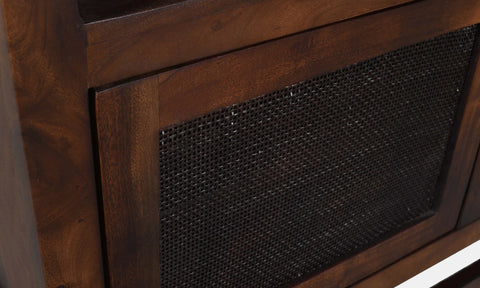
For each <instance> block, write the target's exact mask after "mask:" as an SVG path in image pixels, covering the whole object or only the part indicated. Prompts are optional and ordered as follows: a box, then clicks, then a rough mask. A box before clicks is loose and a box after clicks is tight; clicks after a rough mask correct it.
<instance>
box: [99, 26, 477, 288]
mask: <svg viewBox="0 0 480 288" xmlns="http://www.w3.org/2000/svg"><path fill="white" fill-rule="evenodd" d="M380 20H381V19H376V18H368V17H367V18H364V19H360V20H359V21H357V22H355V21H353V22H348V23H347V24H345V25H344V24H342V23H341V24H338V25H332V26H327V27H325V28H322V29H318V30H314V31H310V32H306V33H302V34H298V35H295V36H292V37H288V38H284V39H280V40H278V41H274V42H269V43H266V44H262V45H259V46H256V47H252V48H249V49H245V50H240V51H237V52H234V53H231V54H226V55H223V56H220V57H216V58H212V59H209V60H205V61H200V62H198V63H195V64H191V65H188V66H184V67H181V68H178V69H174V70H171V71H167V72H164V73H160V74H156V75H153V76H150V77H146V78H144V79H140V80H136V81H133V82H128V83H125V84H122V85H119V86H115V87H112V88H108V89H105V90H101V91H98V92H97V94H96V107H95V109H96V117H97V119H96V121H97V130H98V137H99V140H98V142H99V159H100V168H101V181H102V195H103V208H104V214H105V215H104V216H105V230H106V248H107V254H108V265H109V270H110V277H111V283H112V285H113V287H165V288H168V287H286V286H291V285H298V287H339V286H347V285H350V284H352V283H353V282H355V281H357V280H359V279H361V278H363V277H365V276H366V275H368V274H369V273H372V272H374V271H376V270H378V269H380V268H381V267H384V266H386V265H388V264H389V263H391V262H393V261H395V260H397V259H399V258H400V257H402V256H404V255H406V254H407V253H410V252H412V251H413V250H415V249H417V248H419V247H420V246H422V245H424V244H426V243H427V242H429V241H431V240H433V239H435V238H437V237H438V236H440V235H442V234H443V233H445V232H447V231H449V230H451V229H452V228H453V227H454V226H455V223H456V221H457V217H458V211H459V208H460V205H461V203H462V199H463V194H464V190H465V187H466V185H467V182H468V178H469V175H470V171H471V168H472V165H473V160H474V157H475V151H477V148H478V142H479V129H478V116H479V115H478V113H479V111H478V104H479V103H478V101H479V97H480V95H479V90H478V85H476V84H475V85H470V84H471V82H472V81H471V80H472V79H478V77H479V76H478V75H479V74H478V72H477V71H476V70H475V69H478V68H477V59H476V57H474V56H472V55H476V48H475V38H476V35H477V30H478V29H477V26H476V25H473V26H468V27H464V28H460V27H454V28H455V29H454V28H452V27H450V28H445V29H437V30H435V29H433V30H435V32H432V31H433V30H432V28H431V27H430V28H428V27H419V29H417V30H412V29H411V27H407V26H405V27H403V28H402V27H400V28H399V31H397V32H398V34H392V33H383V34H382V35H378V33H372V30H371V29H374V27H376V26H377V25H378V21H380ZM432 25H433V24H432ZM354 28H355V29H354ZM458 28H460V29H458ZM422 29H423V30H422ZM452 30H455V31H452ZM377 32H378V31H377ZM442 33H443V34H442ZM440 34H441V35H440ZM379 36H380V37H379ZM475 73H476V74H475ZM474 75H476V78H475V76H474ZM477 84H478V83H477Z"/></svg>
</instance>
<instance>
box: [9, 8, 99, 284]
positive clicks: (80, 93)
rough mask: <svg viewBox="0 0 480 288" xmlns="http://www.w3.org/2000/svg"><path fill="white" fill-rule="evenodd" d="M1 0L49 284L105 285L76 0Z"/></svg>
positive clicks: (46, 276) (85, 79)
mask: <svg viewBox="0 0 480 288" xmlns="http://www.w3.org/2000/svg"><path fill="white" fill-rule="evenodd" d="M2 5H3V8H4V17H5V22H6V30H7V38H8V45H9V49H10V59H11V64H12V71H13V82H14V89H15V93H16V96H17V102H18V110H19V115H20V123H21V128H22V136H23V141H24V147H25V154H26V161H27V168H28V172H29V175H30V176H29V177H30V185H31V191H32V198H33V207H34V211H35V217H36V221H37V229H38V237H39V241H40V250H41V256H42V262H43V269H44V274H45V280H46V284H47V287H53V288H57V287H68V288H77V287H82V288H101V287H104V278H103V266H102V252H101V241H100V228H99V224H100V221H99V217H98V206H97V199H96V197H97V195H96V187H95V174H94V165H93V153H92V140H91V132H90V131H91V128H90V120H89V118H90V117H89V107H88V92H87V89H88V86H87V66H86V61H87V59H86V51H85V37H86V35H85V31H84V30H83V27H82V22H81V19H80V17H79V16H78V11H77V3H76V0H13V1H11V0H4V1H3V2H2ZM31 287H34V286H31Z"/></svg>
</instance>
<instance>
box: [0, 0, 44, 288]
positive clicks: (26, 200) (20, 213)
mask: <svg viewBox="0 0 480 288" xmlns="http://www.w3.org/2000/svg"><path fill="white" fill-rule="evenodd" d="M2 2H3V1H2ZM0 17H2V18H1V19H0V287H5V288H9V287H12V288H13V287H38V288H44V287H45V279H44V277H43V270H42V261H41V258H40V248H39V246H38V236H37V225H36V223H35V217H34V213H33V205H32V197H31V194H30V184H29V181H28V172H27V166H26V163H25V155H24V151H23V143H22V135H21V131H20V120H19V118H18V112H17V103H16V100H15V91H14V88H13V82H12V74H11V71H10V60H9V56H8V47H7V42H6V41H7V40H6V35H5V26H4V20H3V9H2V6H1V5H0Z"/></svg>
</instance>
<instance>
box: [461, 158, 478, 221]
mask: <svg viewBox="0 0 480 288" xmlns="http://www.w3.org/2000/svg"><path fill="white" fill-rule="evenodd" d="M478 156H479V155H478V154H477V161H476V164H475V168H474V170H473V174H472V177H471V179H470V185H469V187H468V192H467V195H466V196H465V201H464V203H463V207H462V212H461V214H460V217H459V220H458V224H457V227H458V228H461V227H464V226H466V225H468V224H470V223H472V222H473V221H476V220H478V219H480V159H479V158H478Z"/></svg>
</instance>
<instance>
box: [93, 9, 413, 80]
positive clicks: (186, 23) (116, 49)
mask: <svg viewBox="0 0 480 288" xmlns="http://www.w3.org/2000/svg"><path fill="white" fill-rule="evenodd" d="M412 1H417V0H374V1H372V0H360V1H359V0H336V1H330V0H321V1H319V0H304V1H289V0H262V1H237V0H223V1H215V0H196V1H186V2H181V3H178V4H176V5H171V6H167V7H163V8H159V9H156V10H153V11H149V12H145V13H139V14H132V15H130V16H124V17H119V18H115V19H111V20H107V21H100V22H95V23H90V24H86V29H87V42H88V47H87V52H88V59H87V60H88V70H89V83H90V86H91V87H97V86H102V85H106V84H108V83H111V82H115V81H119V80H124V79H127V78H130V77H136V76H138V75H141V74H145V73H150V72H152V71H158V70H160V69H163V68H166V67H171V66H174V65H178V64H181V63H186V62H190V61H193V60H198V59H202V58H205V57H209V56H213V55H217V54H221V53H225V52H228V51H232V50H236V49H240V48H243V47H247V46H250V45H254V44H257V43H260V42H265V41H269V40H272V39H276V38H280V37H284V36H287V35H291V34H294V33H298V32H301V31H305V30H308V29H313V28H315V27H319V26H323V25H327V24H331V23H334V22H338V21H343V20H346V19H349V18H352V17H357V16H360V15H364V14H368V13H372V12H374V11H379V10H383V9H386V8H391V7H394V6H397V5H402V4H405V3H409V2H412ZM286 19H288V21H286ZM145 55H148V57H144V56H145Z"/></svg>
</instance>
